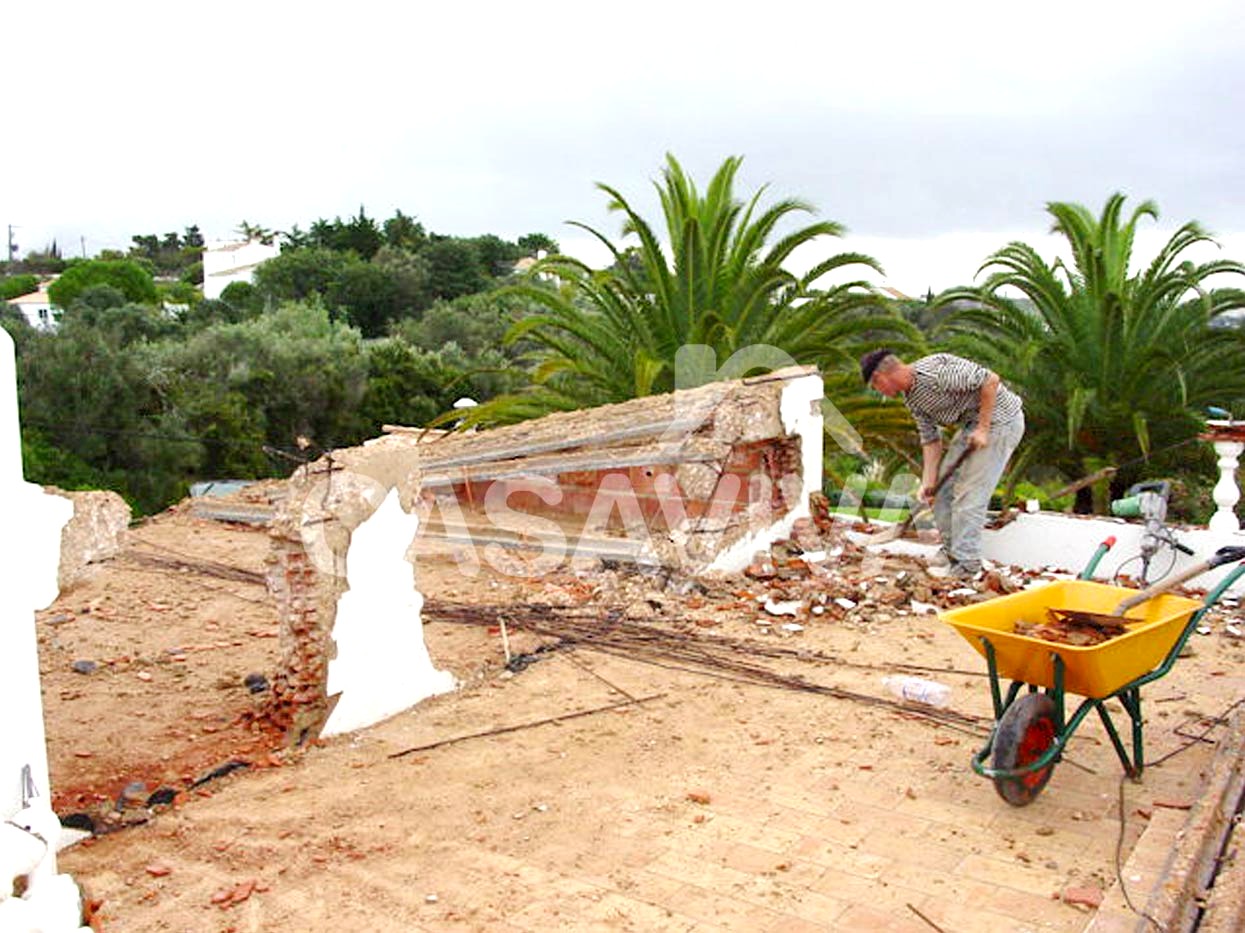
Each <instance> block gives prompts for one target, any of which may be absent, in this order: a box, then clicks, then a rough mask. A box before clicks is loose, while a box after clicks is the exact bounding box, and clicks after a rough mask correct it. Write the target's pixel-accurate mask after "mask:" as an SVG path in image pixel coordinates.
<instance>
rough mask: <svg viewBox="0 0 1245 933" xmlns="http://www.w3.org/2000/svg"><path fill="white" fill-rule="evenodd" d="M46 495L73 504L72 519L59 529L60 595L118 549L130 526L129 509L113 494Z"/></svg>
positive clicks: (58, 577) (94, 492)
mask: <svg viewBox="0 0 1245 933" xmlns="http://www.w3.org/2000/svg"><path fill="white" fill-rule="evenodd" d="M48 491H49V492H52V493H55V494H56V495H59V496H62V497H64V498H66V499H68V500H69V501H70V502H72V503H73V517H72V518H71V519H69V521H68V522H67V523H66V524H65V527H64V528H62V529H61V559H60V568H59V570H58V572H57V582H58V583H59V584H60V590H61V592H62V593H64V592H66V591H68V590H69V589H70V588H71V587H72V586H73V585H74V584H75V583H77V582H79V581H81V580H82V579H84V578H85V577H86V576H87V575H88V574H89V573H90V565H91V564H93V563H98V562H99V561H102V560H107V559H108V558H109V557H112V556H114V555H115V554H116V553H117V552H118V551H120V550H121V546H122V544H123V543H124V537H125V532H126V529H127V528H129V526H130V507H129V506H128V505H126V502H125V500H124V499H122V498H121V497H120V496H119V495H117V494H116V493H115V492H105V491H98V490H93V491H90V492H65V491H64V490H61V489H56V488H49V489H48Z"/></svg>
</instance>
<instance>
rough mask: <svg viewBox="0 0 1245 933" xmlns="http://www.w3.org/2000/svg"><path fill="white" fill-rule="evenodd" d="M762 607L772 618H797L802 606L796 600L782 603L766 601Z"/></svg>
mask: <svg viewBox="0 0 1245 933" xmlns="http://www.w3.org/2000/svg"><path fill="white" fill-rule="evenodd" d="M764 607H765V611H766V612H768V613H769V614H770V615H772V616H798V615H799V614H800V610H801V609H802V608H803V607H804V604H803V603H802V602H800V600H798V599H789V600H786V601H784V602H775V601H774V600H772V599H766V600H765V604H764Z"/></svg>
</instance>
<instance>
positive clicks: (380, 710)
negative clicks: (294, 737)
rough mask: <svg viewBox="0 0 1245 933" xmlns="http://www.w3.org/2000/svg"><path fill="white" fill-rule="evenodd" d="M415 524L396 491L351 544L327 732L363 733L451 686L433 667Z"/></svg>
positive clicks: (330, 679) (339, 610)
mask: <svg viewBox="0 0 1245 933" xmlns="http://www.w3.org/2000/svg"><path fill="white" fill-rule="evenodd" d="M418 526H419V520H418V518H417V517H416V516H415V515H409V514H407V513H406V512H404V511H403V510H402V506H401V505H400V504H399V503H398V491H397V490H396V489H392V490H390V491H389V493H388V495H387V496H385V499H384V501H383V502H381V504H380V506H379V507H378V508H377V509H376V511H375V512H374V513H373V514H372V516H371V517H370V518H368V519H367V520H366V521H365V522H363V523H362V524H361V525H359V527H358V528H357V529H355V532H354V534H353V536H352V537H351V539H350V549H349V551H348V552H347V554H346V574H347V578H348V580H349V583H350V589H349V590H348V591H347V592H346V593H345V594H343V596H342V597H341V600H340V601H339V602H338V604H337V620H336V622H335V623H334V625H333V640H334V642H336V646H337V656H336V657H335V658H333V660H331V661H330V662H329V670H328V687H327V692H328V694H329V697H330V698H333V697H335V698H336V699H335V705H334V707H333V711H332V712H331V713H330V714H329V718H328V721H327V722H326V724H325V727H324V732H323V733H322V734H323V735H326V736H327V735H336V734H340V733H343V732H352V731H354V730H355V729H362V728H364V727H365V726H370V725H372V724H373V723H376V722H379V721H380V720H382V719H386V718H388V717H390V716H392V715H394V714H395V713H400V712H401V711H402V710H404V709H408V708H410V707H412V706H414V705H415V704H416V703H418V702H419V701H420V700H424V699H427V698H428V697H430V696H433V695H435V694H438V693H445V692H447V691H449V690H453V689H454V686H455V683H454V677H453V675H452V674H450V673H449V672H448V671H441V670H437V668H436V667H434V666H433V663H432V659H431V658H430V657H429V655H428V648H427V646H426V644H425V643H424V628H423V622H422V621H421V620H420V609H421V608H422V607H423V601H424V600H423V596H422V595H420V593H419V591H418V590H417V589H416V588H415V578H414V568H413V567H412V565H411V562H410V560H409V559H408V554H409V552H410V549H411V545H412V543H413V541H414V539H415V532H416V530H417V528H418Z"/></svg>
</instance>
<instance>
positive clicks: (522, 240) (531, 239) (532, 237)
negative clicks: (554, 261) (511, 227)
mask: <svg viewBox="0 0 1245 933" xmlns="http://www.w3.org/2000/svg"><path fill="white" fill-rule="evenodd" d="M516 245H517V246H518V247H519V250H520V252H521V253H522V254H523V255H524V256H531V257H533V258H535V256H536V254H537V253H539V252H542V251H543V252H544V253H545V254H546V255H548V256H552V255H554V254H555V253H560V252H561V251H562V250H561V248H560V247H559V246H558V241H557V240H555V239H553V237H550V236H546V235H545V234H543V233H529V234H527V235H526V236H521V237H519V239H518V240H517V241H516Z"/></svg>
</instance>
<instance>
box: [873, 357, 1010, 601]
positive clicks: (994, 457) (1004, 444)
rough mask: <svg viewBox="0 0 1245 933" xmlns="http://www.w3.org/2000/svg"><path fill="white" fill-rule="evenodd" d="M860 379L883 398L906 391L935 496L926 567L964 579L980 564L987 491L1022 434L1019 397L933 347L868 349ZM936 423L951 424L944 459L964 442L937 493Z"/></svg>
mask: <svg viewBox="0 0 1245 933" xmlns="http://www.w3.org/2000/svg"><path fill="white" fill-rule="evenodd" d="M860 375H861V377H862V378H863V379H864V381H865V384H866V385H868V386H870V387H872V388H874V389H876V390H877V391H878V392H881V393H882V394H883V395H885V396H886V397H887V398H894V397H895V396H896V395H898V394H900V393H903V397H904V403H905V404H906V405H907V406H908V410H909V411H910V412H911V413H912V417H913V419H914V420H915V421H916V426H917V431H918V432H919V434H920V438H921V460H922V468H921V491H920V496H921V499H923V500H924V501H925V502H933V505H934V524H935V525H937V526H938V531H939V532H940V533H941V535H942V547H941V549H940V551H939V553H938V555H937V556H936V557H934V558H933V559H932V560H931V561H930V564H931V567H935V568H946V570H947V572H948V573H949V574H951V575H953V576H957V577H961V578H969V577H972V576H974V575H975V574H976V573H977V572H978V571H980V570H981V530H982V528H983V527H984V526H985V523H986V508H987V507H988V506H989V504H990V495H991V493H993V492H994V487H995V486H996V485H997V484H998V481H999V477H1001V476H1002V475H1003V469H1004V467H1006V466H1007V461H1008V459H1009V458H1010V457H1011V455H1012V451H1013V450H1015V449H1016V445H1017V444H1018V443H1020V438H1021V437H1022V436H1024V433H1025V416H1024V406H1023V404H1022V403H1021V401H1020V397H1019V396H1018V395H1016V393H1014V392H1012V391H1011V390H1010V389H1008V388H1007V386H1005V385H1003V382H1002V380H1001V379H999V376H998V374H997V373H994V372H991V371H990V370H988V369H986V368H985V367H984V366H980V365H978V364H977V363H974V362H973V361H972V360H966V359H964V358H963V357H960V356H954V355H952V354H950V353H935V354H933V355H931V356H926V357H922V358H921V359H919V360H916V361H915V362H913V363H911V364H908V363H904V362H903V360H901V359H900V358H899V357H898V356H896V355H895V354H894V353H893V352H892V351H891V350H889V349H886V348H882V349H879V350H872V351H870V352H869V353H866V354H865V355H864V356H863V357H861V358H860ZM939 425H956V426H958V428H959V431H958V433H957V434H956V435H955V437H954V438H953V439H952V441H951V446H950V448H949V449H948V450H947V462H948V464H950V463H952V462H954V460H955V459H956V458H957V457H958V456H959V455H960V452H961V451H963V450H964V449H965V447H967V448H969V449H970V450H972V451H973V452H972V453H970V454H969V455H968V457H967V458H966V459H965V460H964V462H963V463H962V464H960V467H959V469H958V470H957V471H956V474H955V476H954V477H952V478H951V479H950V480H949V481H948V482H947V484H946V485H945V486H943V488H942V489H941V490H939V492H938V496H937V498H935V497H934V494H933V492H934V485H935V484H936V482H937V480H938V476H939V467H940V465H941V463H942V461H943V445H942V434H941V431H940V430H939Z"/></svg>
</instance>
